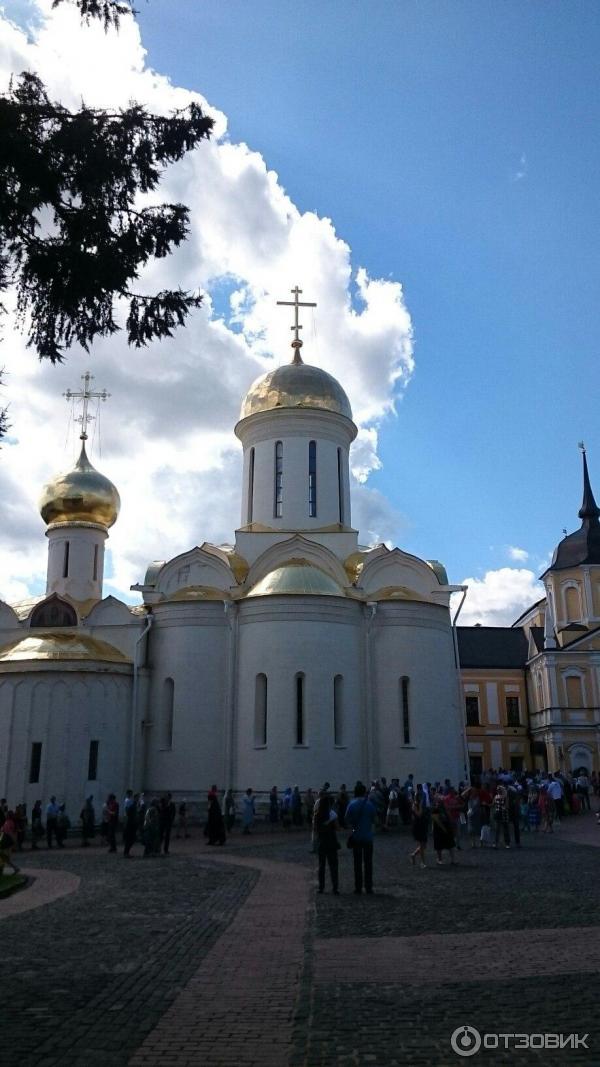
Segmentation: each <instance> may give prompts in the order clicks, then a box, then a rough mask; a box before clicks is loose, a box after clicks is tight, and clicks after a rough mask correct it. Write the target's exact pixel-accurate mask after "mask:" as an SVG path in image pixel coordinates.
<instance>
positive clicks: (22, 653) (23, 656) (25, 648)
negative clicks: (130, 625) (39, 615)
mask: <svg viewBox="0 0 600 1067" xmlns="http://www.w3.org/2000/svg"><path fill="white" fill-rule="evenodd" d="M21 660H22V661H24V662H32V661H34V660H66V661H70V662H72V661H73V660H100V661H102V662H103V663H131V660H129V659H127V656H124V655H123V653H122V652H120V651H119V649H118V648H114V647H113V645H109V644H107V643H106V641H99V640H98V639H97V638H95V637H88V636H87V634H80V633H73V631H72V630H69V631H68V632H65V631H64V630H58V629H56V630H49V631H48V633H40V634H30V635H28V636H27V637H19V638H17V640H16V641H12V642H11V643H10V644H9V645H6V647H5V648H2V649H0V663H16V662H19V661H21Z"/></svg>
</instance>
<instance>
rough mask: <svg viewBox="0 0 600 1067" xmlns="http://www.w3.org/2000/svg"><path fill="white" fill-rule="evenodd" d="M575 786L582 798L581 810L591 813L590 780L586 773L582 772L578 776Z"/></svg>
mask: <svg viewBox="0 0 600 1067" xmlns="http://www.w3.org/2000/svg"><path fill="white" fill-rule="evenodd" d="M575 785H576V788H577V795H578V796H579V797H580V798H581V810H582V811H591V806H590V780H589V778H588V776H587V774H586V773H585V771H582V772H581V774H580V775H579V776H578V778H577V781H576V783H575Z"/></svg>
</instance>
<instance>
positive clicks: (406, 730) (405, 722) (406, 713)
mask: <svg viewBox="0 0 600 1067" xmlns="http://www.w3.org/2000/svg"><path fill="white" fill-rule="evenodd" d="M408 686H409V679H408V678H407V677H406V676H404V677H403V678H401V679H400V690H401V694H402V739H403V744H405V745H410V707H409V703H408Z"/></svg>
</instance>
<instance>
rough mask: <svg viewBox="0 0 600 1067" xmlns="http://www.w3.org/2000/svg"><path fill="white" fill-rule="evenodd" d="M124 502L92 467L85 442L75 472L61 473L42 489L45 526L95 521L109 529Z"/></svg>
mask: <svg viewBox="0 0 600 1067" xmlns="http://www.w3.org/2000/svg"><path fill="white" fill-rule="evenodd" d="M120 507H121V500H120V497H119V494H118V492H117V490H116V489H115V486H114V485H113V483H112V482H111V481H110V480H109V479H108V478H105V476H104V475H103V474H100V472H99V471H97V470H96V468H95V467H92V464H91V463H90V461H89V459H88V458H87V454H86V451H85V441H83V442H82V445H81V453H80V455H79V459H78V460H77V463H76V464H75V466H74V468H73V470H70V471H67V472H66V473H64V474H57V475H56V477H55V478H52V479H51V480H50V481H49V482H48V484H47V485H45V486H44V489H43V490H42V495H41V498H40V512H41V514H42V518H43V520H44V522H45V523H47V524H48V525H50V523H55V522H93V523H95V524H96V525H98V526H105V527H107V528H108V527H109V526H112V525H113V523H115V522H116V521H117V516H118V514H119V509H120Z"/></svg>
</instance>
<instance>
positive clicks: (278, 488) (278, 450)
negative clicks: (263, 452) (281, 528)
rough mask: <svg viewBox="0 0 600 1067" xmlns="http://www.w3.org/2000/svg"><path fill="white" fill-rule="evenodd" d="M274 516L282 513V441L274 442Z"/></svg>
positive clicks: (278, 517) (276, 516) (279, 515)
mask: <svg viewBox="0 0 600 1067" xmlns="http://www.w3.org/2000/svg"><path fill="white" fill-rule="evenodd" d="M273 510H274V512H275V518H276V519H280V518H281V516H282V515H283V441H277V443H276V444H275V506H274V509H273Z"/></svg>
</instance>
